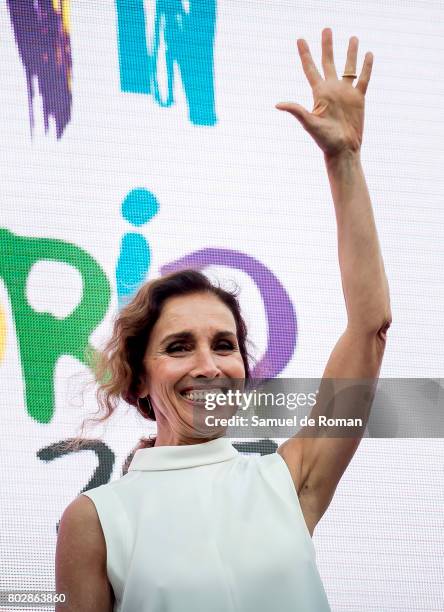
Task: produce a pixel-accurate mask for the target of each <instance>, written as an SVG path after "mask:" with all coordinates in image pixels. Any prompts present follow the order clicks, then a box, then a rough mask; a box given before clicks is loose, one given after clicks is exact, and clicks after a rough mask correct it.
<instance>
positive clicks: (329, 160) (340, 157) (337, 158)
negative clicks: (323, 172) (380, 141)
mask: <svg viewBox="0 0 444 612" xmlns="http://www.w3.org/2000/svg"><path fill="white" fill-rule="evenodd" d="M324 160H325V165H326V167H327V172H328V173H329V174H331V173H334V174H344V173H346V174H349V173H350V172H353V171H354V170H360V169H361V152H360V150H357V151H350V150H343V151H341V152H340V153H337V154H336V155H327V154H325V153H324Z"/></svg>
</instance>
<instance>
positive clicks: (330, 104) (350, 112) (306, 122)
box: [276, 28, 392, 533]
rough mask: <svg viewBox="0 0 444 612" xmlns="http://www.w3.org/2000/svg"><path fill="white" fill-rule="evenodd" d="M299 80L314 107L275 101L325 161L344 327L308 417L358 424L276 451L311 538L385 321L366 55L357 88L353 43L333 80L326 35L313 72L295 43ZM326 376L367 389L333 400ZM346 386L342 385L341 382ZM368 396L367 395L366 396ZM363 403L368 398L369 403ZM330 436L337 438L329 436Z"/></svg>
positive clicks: (376, 366) (350, 450)
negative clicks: (367, 165) (368, 163)
mask: <svg viewBox="0 0 444 612" xmlns="http://www.w3.org/2000/svg"><path fill="white" fill-rule="evenodd" d="M298 50H299V55H300V58H301V62H302V67H303V70H304V72H305V75H306V77H307V79H308V81H309V83H310V85H311V87H312V92H313V100H314V108H313V111H312V112H311V113H310V112H309V111H307V110H306V109H304V108H303V107H302V106H300V105H298V104H295V103H291V102H288V103H279V104H277V105H276V107H277V108H279V109H280V110H286V111H288V112H289V113H291V114H292V115H293V116H294V117H296V118H297V119H298V121H299V122H300V123H301V124H302V126H303V127H304V129H305V130H306V131H307V132H308V133H309V134H310V135H311V136H312V137H313V139H314V140H315V141H316V143H317V144H318V145H319V147H320V148H321V149H322V151H323V153H324V160H325V164H326V169H327V173H328V178H329V182H330V187H331V193H332V198H333V202H334V206H335V214H336V221H337V236H338V254H339V265H340V270H341V278H342V287H343V292H344V298H345V304H346V309H347V327H346V329H345V331H344V333H343V334H342V335H341V337H340V338H339V341H338V342H337V344H336V346H335V347H334V349H333V352H332V354H331V356H330V359H329V361H328V363H327V366H326V368H325V371H324V376H323V384H321V386H320V391H319V394H318V399H317V403H316V405H315V406H314V408H313V411H312V413H311V415H310V416H311V417H312V418H314V419H315V422H316V423H317V422H318V421H317V417H318V416H319V415H321V414H323V415H328V417H329V418H331V417H333V418H334V417H335V416H341V417H344V416H346V415H348V416H352V415H353V416H355V417H358V416H359V417H362V419H363V423H364V426H363V427H362V428H361V429H359V430H355V431H354V433H353V435H352V436H349V437H332V430H331V429H330V430H324V431H321V430H320V429H318V430H317V435H316V436H315V437H307V436H309V435H310V433H309V432H308V430H307V429H303V430H301V431H300V432H298V434H297V435H296V436H294V437H293V438H290V439H289V440H287V441H286V442H285V443H284V444H282V445H281V446H280V447H279V449H278V452H279V453H280V454H281V455H282V457H283V458H284V460H285V461H286V463H287V465H288V467H289V469H290V472H291V474H292V476H293V480H294V482H295V486H296V489H297V491H298V494H299V499H300V502H301V506H302V509H303V512H304V516H305V519H306V521H307V525H308V527H309V530H310V532H311V533H313V529H314V527H315V525H316V524H317V522H318V521H319V519H320V518H321V516H322V515H323V514H324V512H325V510H326V509H327V507H328V505H329V503H330V501H331V499H332V497H333V494H334V492H335V489H336V487H337V484H338V482H339V480H340V478H341V476H342V474H343V473H344V471H345V469H346V467H347V465H348V464H349V463H350V461H351V459H352V457H353V455H354V453H355V451H356V449H357V447H358V445H359V442H360V440H361V437H362V434H363V431H364V428H365V423H366V421H367V419H368V415H369V410H370V407H371V400H372V393H371V392H372V390H374V387H375V383H376V381H377V378H378V376H379V371H380V367H381V363H382V358H383V354H384V349H385V343H386V332H387V329H388V327H389V326H390V323H391V320H392V316H391V310H390V298H389V289H388V283H387V278H386V275H385V271H384V264H383V260H382V256H381V252H380V248H379V243H378V236H377V232H376V226H375V220H374V216H373V211H372V205H371V201H370V196H369V193H368V189H367V185H366V182H365V177H364V172H363V169H362V164H361V158H360V149H361V144H362V136H363V128H364V101H365V93H366V91H367V86H368V83H369V80H370V75H371V70H372V64H373V56H372V54H371V53H367V54H366V55H365V59H364V64H363V67H362V71H361V74H360V77H359V80H358V82H357V84H356V87H354V86H353V80H354V78H356V77H353V75H354V74H355V71H356V64H357V51H358V39H357V38H356V37H352V38H350V41H349V47H348V53H347V60H346V66H345V71H344V74H345V75H351V76H342V78H341V79H339V78H338V76H337V73H336V68H335V65H334V60H333V43H332V32H331V30H330V29H329V28H327V29H324V30H323V32H322V66H323V70H324V76H325V79H323V78H322V77H321V75H320V74H319V72H318V70H317V68H316V66H315V64H314V62H313V59H312V57H311V54H310V50H309V48H308V45H307V43H306V42H305V41H304V40H302V39H300V40H298ZM327 379H335V380H336V381H338V380H339V379H348V380H350V379H353V380H356V379H359V380H361V381H367V385H360V386H359V388H358V387H356V389H357V391H356V392H355V393H349V394H348V395H347V394H343V396H342V399H341V400H340V401H336V402H332V389H333V388H334V390H335V391H336V392H337V391H338V390H339V387H338V385H339V386H340V383H338V382H335V383H334V384H333V385H332V384H331V381H327ZM344 384H345V382H344ZM368 391H370V393H368ZM369 398H370V399H369ZM336 435H337V434H336Z"/></svg>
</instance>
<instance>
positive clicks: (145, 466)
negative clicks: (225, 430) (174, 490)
mask: <svg viewBox="0 0 444 612" xmlns="http://www.w3.org/2000/svg"><path fill="white" fill-rule="evenodd" d="M238 455H239V453H238V451H237V450H236V449H235V448H234V446H233V445H232V444H231V442H230V440H229V439H228V438H216V440H210V441H209V442H203V443H201V444H186V445H183V446H153V447H151V448H139V450H137V451H136V452H135V454H134V457H133V460H132V461H131V464H130V466H129V468H128V472H130V471H135V470H137V471H141V470H142V471H145V470H149V471H154V470H180V469H182V468H190V467H197V466H199V465H208V464H210V463H220V462H222V461H228V460H230V459H234V458H235V457H237V456H238Z"/></svg>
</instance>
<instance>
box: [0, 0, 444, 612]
mask: <svg viewBox="0 0 444 612" xmlns="http://www.w3.org/2000/svg"><path fill="white" fill-rule="evenodd" d="M443 16H444V9H443V6H442V3H441V2H421V1H415V2H382V1H377V2H374V1H372V2H366V1H365V2H364V1H363V2H359V3H357V2H347V1H341V2H320V1H311V2H290V1H283V0H276V1H273V2H271V1H270V0H268V1H267V2H261V3H254V2H247V1H243V0H239V1H233V0H231V1H221V2H218V3H215V2H211V1H205V2H204V1H201V2H192V1H191V0H189V2H185V1H184V2H182V4H181V3H180V2H175V3H173V2H170V1H168V2H158V3H157V4H155V3H154V2H142V1H136V0H131V1H130V0H128V1H127V2H125V1H124V0H116V1H115V2H114V1H111V0H100V2H95V3H90V2H86V0H77V1H74V0H73V1H71V2H69V1H68V0H64V1H57V0H52V1H50V0H47V1H46V2H44V1H43V0H41V1H38V2H34V3H33V2H31V1H29V2H27V1H26V2H25V1H23V2H21V1H19V0H8V1H5V2H1V3H0V32H1V36H0V54H1V58H2V69H1V70H0V107H1V113H0V129H1V151H2V155H1V161H2V164H1V176H2V180H1V224H0V231H1V238H0V249H1V250H0V276H1V280H2V282H0V341H1V342H0V356H1V363H0V371H1V380H2V384H1V386H0V406H1V410H2V445H1V446H2V452H1V462H2V466H1V467H2V475H3V478H2V519H1V523H2V529H1V534H2V535H1V549H2V555H1V559H0V566H1V567H0V580H1V582H0V585H1V588H2V589H6V588H11V589H12V588H17V589H19V588H20V589H21V588H25V589H32V588H35V589H52V588H53V587H54V549H55V541H56V525H57V523H58V521H59V519H60V516H61V514H62V512H63V509H64V508H65V507H66V506H67V505H68V503H69V502H70V501H71V500H72V499H74V498H75V497H76V496H77V495H78V493H79V492H80V491H82V490H83V489H84V488H85V487H87V486H91V484H92V483H93V482H95V483H96V485H95V486H97V484H100V483H101V482H106V481H107V480H108V479H114V478H118V477H119V476H120V473H121V466H122V463H123V461H124V459H125V458H126V456H127V455H128V453H129V451H130V450H131V449H132V448H133V446H134V445H135V443H136V442H137V440H138V438H139V437H140V436H141V435H142V434H144V433H148V432H149V431H151V430H150V429H149V428H148V429H147V426H146V424H145V423H144V422H143V420H142V419H141V418H140V417H136V416H134V414H133V411H131V410H129V411H128V410H127V407H126V406H122V407H121V409H120V410H119V411H118V412H117V414H116V415H115V416H114V417H113V418H112V419H111V420H110V422H109V425H108V427H107V428H106V430H105V431H103V432H102V430H100V431H99V432H97V431H93V432H92V435H100V436H101V437H102V438H103V442H104V444H103V447H101V448H99V449H97V448H96V449H94V450H93V451H84V452H81V453H77V454H70V455H67V456H64V457H57V455H56V454H54V447H53V445H54V444H55V443H57V442H58V441H60V440H63V439H66V438H69V437H71V436H73V435H75V434H76V433H77V432H78V426H79V425H80V423H81V421H82V418H83V417H85V416H86V415H88V414H91V413H92V412H93V411H94V410H95V409H96V403H95V398H94V389H93V387H91V386H89V387H88V386H85V384H84V382H85V380H87V379H88V374H89V371H88V369H87V367H86V365H85V363H84V361H83V358H82V355H83V350H84V349H85V347H86V346H87V345H90V346H92V347H94V346H99V345H100V344H101V343H102V342H103V341H104V340H105V339H106V338H107V336H108V334H109V333H110V329H111V323H112V320H113V316H114V315H115V313H116V312H117V310H118V308H119V304H121V303H122V302H123V300H124V299H125V298H126V297H127V295H128V291H129V289H132V288H134V287H137V286H138V284H139V283H140V282H142V281H143V280H144V279H148V278H155V277H156V276H158V275H160V274H162V273H165V272H167V271H169V270H171V269H174V267H175V266H179V265H182V264H183V263H187V264H190V265H193V266H195V267H199V268H201V269H204V270H205V272H207V273H208V274H209V275H210V276H212V277H215V278H218V279H221V280H222V281H223V282H225V283H226V284H228V285H230V284H231V281H232V280H234V281H235V282H237V283H238V284H239V285H240V287H241V295H240V301H241V305H242V307H243V311H244V313H245V317H246V320H247V323H248V325H249V329H250V333H251V338H252V340H253V341H254V343H255V344H256V347H257V352H256V355H257V357H258V359H259V361H260V360H262V364H263V365H266V366H267V368H268V374H269V376H285V377H288V378H289V377H297V376H304V377H310V376H313V377H317V376H321V375H322V371H323V368H324V366H325V364H326V362H327V360H328V357H329V354H330V352H331V350H332V349H333V346H334V344H335V343H336V341H337V339H338V338H339V336H340V334H341V333H342V331H343V330H344V326H345V323H346V311H345V305H344V301H343V295H342V289H341V280H340V273H339V266H338V261H337V245H336V224H335V216H334V208H333V203H332V200H331V195H330V190H329V185H328V180H327V175H326V172H325V168H324V162H323V157H322V153H321V151H320V150H319V149H318V148H317V146H316V144H315V143H314V142H313V141H312V140H311V138H310V137H309V136H308V134H307V133H305V132H304V130H303V129H302V127H301V126H300V125H299V123H298V122H297V121H296V120H295V119H294V118H293V117H291V116H290V115H288V114H286V113H282V112H280V111H278V110H276V109H275V108H274V105H275V104H276V103H277V102H279V101H288V100H292V101H296V102H299V103H301V104H303V105H304V106H306V107H307V108H311V106H310V104H311V92H310V87H309V85H308V83H307V81H306V79H305V76H304V74H303V71H302V68H301V66H300V61H299V57H298V54H297V50H296V39H297V38H305V39H306V40H307V41H308V43H309V45H310V48H311V51H312V54H313V57H314V59H315V61H316V62H317V65H318V67H319V68H320V67H321V62H320V39H321V30H322V28H324V27H331V28H332V29H333V41H334V51H335V60H336V66H337V70H338V73H339V72H340V71H342V69H343V67H344V64H345V55H346V49H347V43H348V38H349V37H350V36H352V35H356V36H358V38H359V39H360V50H359V67H360V66H361V65H362V60H363V57H364V53H365V52H366V51H368V50H370V51H372V52H373V53H374V56H375V61H374V67H373V74H372V78H371V82H370V85H369V89H368V92H367V96H366V123H365V131H364V143H363V149H362V161H363V167H364V171H365V174H366V178H367V183H368V185H369V190H370V194H371V198H372V202H373V206H374V211H375V218H376V222H377V227H378V233H379V237H380V242H381V247H382V251H383V255H384V260H385V265H386V270H387V276H388V279H389V283H390V289H391V301H392V312H393V324H392V327H391V329H390V332H389V340H388V344H387V349H386V354H385V357H384V363H383V367H382V371H381V375H382V376H386V377H401V378H408V377H428V378H430V377H435V378H440V377H442V376H443V359H442V357H443V348H442V347H443V345H444V326H443V325H442V313H443V304H444V289H443V287H444V284H443V269H444V250H443V244H444V240H443V239H444V209H443V205H442V202H443V195H444V183H443V178H442V154H443V145H442V142H443V136H444V130H443V118H442V111H443V103H442V96H443V91H442V89H443V87H442V82H441V79H440V76H441V75H442V74H443V68H444V59H443V58H444V42H443V38H442V32H441V29H442V28H441V27H440V24H441V23H442V20H443ZM358 72H359V71H358ZM276 321H279V322H280V323H281V325H277V324H276ZM420 408H421V407H420V406H418V409H419V410H420ZM389 437H390V432H388V433H387V438H389ZM443 459H444V447H443V444H442V440H440V439H430V440H425V439H424V440H423V439H407V440H400V439H387V440H385V439H384V440H383V439H364V440H363V442H362V443H361V446H360V448H359V450H358V452H357V454H356V456H355V457H354V459H353V460H352V462H351V464H350V466H349V468H348V470H347V471H346V473H345V475H344V477H343V479H342V480H341V482H340V484H339V486H338V489H337V492H336V495H335V497H334V500H333V502H332V504H331V506H330V508H329V509H328V511H327V513H326V514H325V516H324V518H323V519H322V521H321V522H320V523H319V525H318V527H317V528H316V532H315V536H314V542H315V546H316V550H317V562H318V566H319V570H320V572H321V575H322V578H323V581H324V584H325V588H326V591H327V594H328V597H329V600H330V603H331V606H332V609H333V610H362V609H364V607H365V609H368V610H374V611H375V612H376V611H378V612H380V611H381V610H384V611H386V610H387V611H388V610H399V611H401V610H402V611H405V610H439V609H442V606H443V600H442V550H443V543H444V542H443V536H442V508H443V502H444V493H443ZM98 461H99V462H103V461H104V462H105V464H106V461H108V464H107V465H108V468H107V469H101V471H100V472H99V473H98V474H96V476H97V478H98V479H99V480H98V481H97V480H96V481H92V478H93V474H94V473H95V470H96V468H97V465H98ZM100 465H101V466H102V467H103V465H104V464H102V463H100ZM252 503H254V501H253V500H252ZM39 609H43V608H39Z"/></svg>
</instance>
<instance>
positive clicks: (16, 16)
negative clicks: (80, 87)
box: [7, 0, 72, 138]
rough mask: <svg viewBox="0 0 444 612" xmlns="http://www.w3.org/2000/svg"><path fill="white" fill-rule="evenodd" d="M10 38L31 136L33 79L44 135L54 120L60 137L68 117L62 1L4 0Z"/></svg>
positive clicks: (66, 42)
mask: <svg viewBox="0 0 444 612" xmlns="http://www.w3.org/2000/svg"><path fill="white" fill-rule="evenodd" d="M7 6H8V9H9V15H10V18H11V22H12V26H13V30H14V36H15V40H16V43H17V47H18V50H19V53H20V57H21V59H22V62H23V66H24V68H25V71H26V80H27V84H28V104H29V122H30V127H31V137H32V134H33V128H34V114H33V108H32V102H33V98H34V89H33V82H32V81H33V78H34V77H35V76H36V77H37V82H38V84H39V91H40V94H41V96H42V100H43V114H44V122H45V133H47V132H48V128H49V117H50V116H52V117H53V118H54V119H55V124H56V130H57V138H60V137H61V135H62V133H63V131H64V129H65V127H66V125H67V124H68V123H69V120H70V118H71V103H72V95H71V74H72V61H71V45H70V36H69V28H68V13H67V11H68V2H67V1H66V0H64V1H62V0H7Z"/></svg>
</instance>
